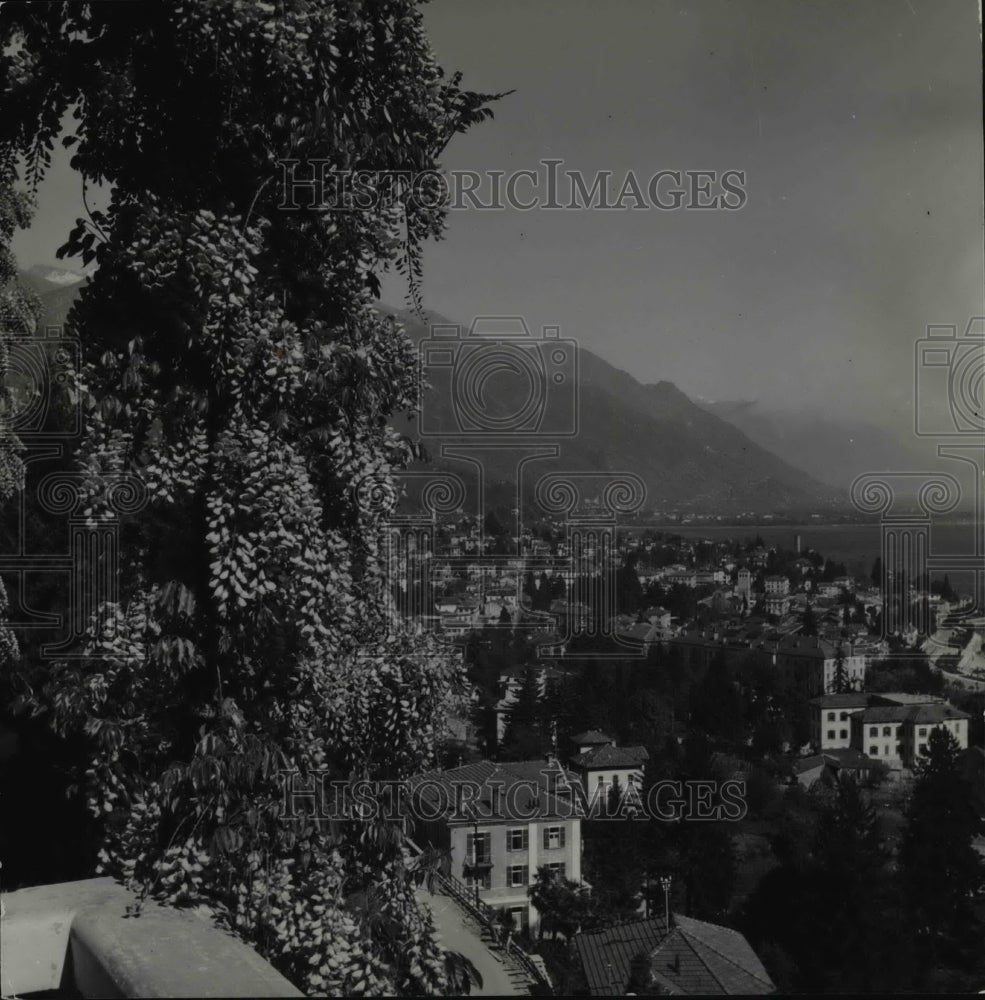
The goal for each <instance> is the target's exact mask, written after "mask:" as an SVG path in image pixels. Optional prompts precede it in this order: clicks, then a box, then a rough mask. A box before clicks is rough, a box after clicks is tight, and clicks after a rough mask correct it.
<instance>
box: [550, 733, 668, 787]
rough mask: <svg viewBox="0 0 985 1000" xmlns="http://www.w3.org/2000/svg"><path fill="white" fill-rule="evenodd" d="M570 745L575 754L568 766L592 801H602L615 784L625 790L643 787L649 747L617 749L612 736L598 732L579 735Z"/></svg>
mask: <svg viewBox="0 0 985 1000" xmlns="http://www.w3.org/2000/svg"><path fill="white" fill-rule="evenodd" d="M571 742H572V743H573V744H574V746H575V750H576V752H575V754H574V756H572V757H570V758H569V759H568V766H569V767H570V769H571V770H572V771H573V772H574V773H575V774H577V775H578V776H579V777H580V779H581V783H582V788H583V789H584V790H585V797H586V799H588V800H589V801H591V800H592V799H593V798H598V799H599V801H601V800H602V798H603V797H604V796H606V795H608V794H609V792H610V791H611V789H612V787H613V785H615V784H616V783H618V785H619V787H620V788H622V789H626V788H628V787H629V786H630V785H634V786H635V787H636V788H641V787H642V785H643V768H644V766H645V764H646V761H647V759H648V757H649V754H648V753H647V750H646V747H642V746H636V747H617V746H616V742H615V740H614V739H612V737H611V736H608V735H606V734H605V733H602V732H599V731H598V730H590V731H588V732H585V733H578V734H577V735H576V736H573V737H572V740H571Z"/></svg>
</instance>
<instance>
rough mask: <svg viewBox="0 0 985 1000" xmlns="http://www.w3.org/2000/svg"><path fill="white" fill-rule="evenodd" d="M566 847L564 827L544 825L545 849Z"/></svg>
mask: <svg viewBox="0 0 985 1000" xmlns="http://www.w3.org/2000/svg"><path fill="white" fill-rule="evenodd" d="M561 847H564V827H563V826H545V827H544V850H545V851H554V850H557V849H558V848H561Z"/></svg>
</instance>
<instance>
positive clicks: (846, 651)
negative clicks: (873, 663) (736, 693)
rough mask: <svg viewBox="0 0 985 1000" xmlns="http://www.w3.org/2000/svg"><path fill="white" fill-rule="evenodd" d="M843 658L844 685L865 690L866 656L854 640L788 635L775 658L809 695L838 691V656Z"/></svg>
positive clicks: (781, 643) (774, 652)
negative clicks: (837, 641) (857, 647)
mask: <svg viewBox="0 0 985 1000" xmlns="http://www.w3.org/2000/svg"><path fill="white" fill-rule="evenodd" d="M839 656H840V657H841V659H842V664H843V673H844V678H843V680H844V686H845V687H846V688H847V689H848V690H849V691H861V690H862V687H863V685H864V684H865V664H866V655H865V653H863V652H861V651H860V650H858V649H856V648H855V646H854V644H853V643H851V642H844V643H840V644H839V643H834V642H831V641H829V640H828V639H821V638H819V637H818V636H803V635H790V636H785V637H784V638H783V639H781V640H780V642H778V643H777V644H776V645H775V647H773V661H774V663H775V664H776V666H777V667H778V668H779V669H781V670H787V671H789V672H790V673H791V674H792V675H793V677H794V678H795V680H796V681H797V683H798V684H799V685H800V686H801V689H802V690H803V691H804V692H805V693H806V694H807V696H808V697H811V698H813V697H817V696H819V695H824V694H834V693H835V690H836V688H837V686H838V659H839Z"/></svg>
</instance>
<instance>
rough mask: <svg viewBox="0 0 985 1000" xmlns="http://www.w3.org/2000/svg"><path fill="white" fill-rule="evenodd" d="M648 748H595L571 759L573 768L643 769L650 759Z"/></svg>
mask: <svg viewBox="0 0 985 1000" xmlns="http://www.w3.org/2000/svg"><path fill="white" fill-rule="evenodd" d="M649 756H650V755H649V754H648V753H647V752H646V747H613V746H602V747H595V748H594V749H592V750H586V751H585V752H584V753H579V754H575V755H574V756H573V757H571V758H570V763H571V765H572V766H573V767H577V768H579V769H581V770H589V769H590V768H597V767H642V766H643V763H644V761H646V760H647V759H648V758H649Z"/></svg>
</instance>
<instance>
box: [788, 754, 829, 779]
mask: <svg viewBox="0 0 985 1000" xmlns="http://www.w3.org/2000/svg"><path fill="white" fill-rule="evenodd" d="M826 763H827V761H826V760H825V759H824V754H823V753H815V754H811V755H810V757H800V758H799V759H798V760H796V761H794V765H793V769H794V772H795V773H796V774H805V773H806V772H807V771H813V770H814V769H815V768H817V767H824V765H825V764H826Z"/></svg>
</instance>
